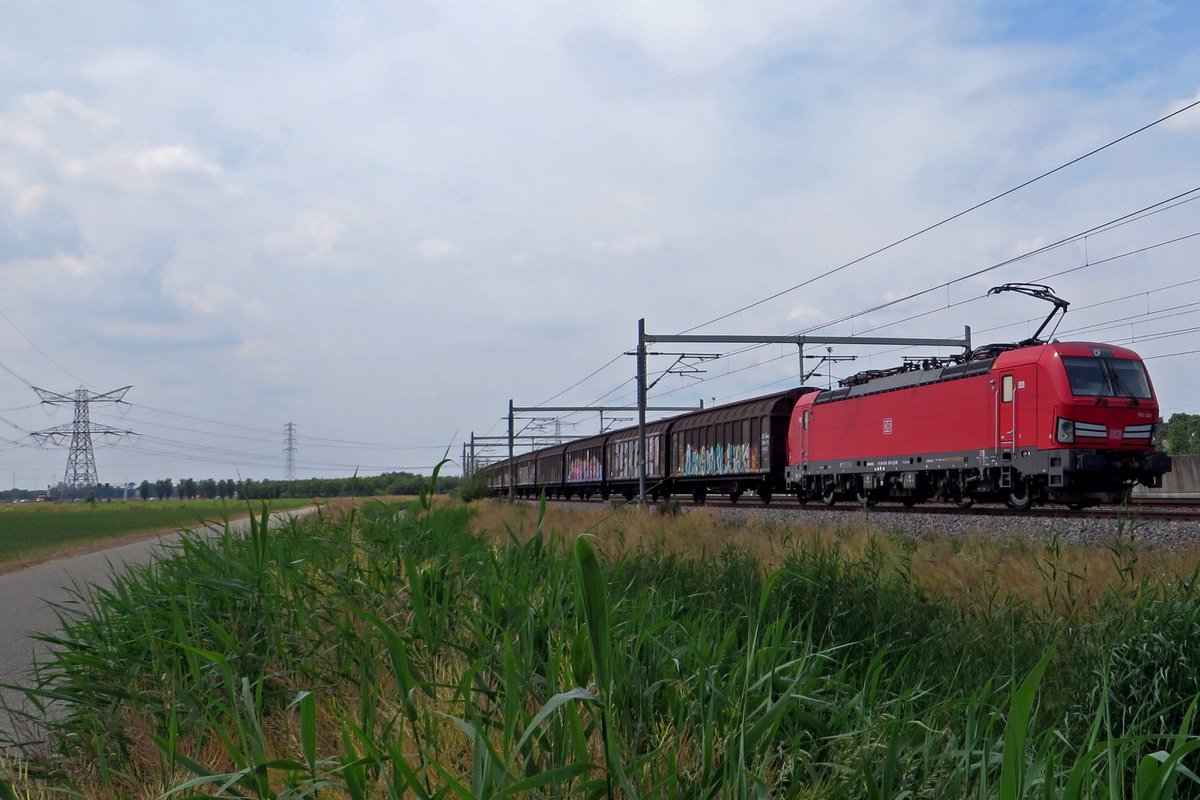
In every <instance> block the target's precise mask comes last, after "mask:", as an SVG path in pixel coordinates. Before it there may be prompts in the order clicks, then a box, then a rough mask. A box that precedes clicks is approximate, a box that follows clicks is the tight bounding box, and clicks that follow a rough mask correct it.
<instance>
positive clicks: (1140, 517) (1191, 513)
mask: <svg viewBox="0 0 1200 800" xmlns="http://www.w3.org/2000/svg"><path fill="white" fill-rule="evenodd" d="M677 501H678V502H679V504H680V505H681V506H684V507H688V508H700V507H710V508H720V509H738V510H744V511H755V510H767V509H769V510H771V511H775V512H787V511H791V512H794V513H795V514H796V515H797V516H801V517H802V516H803V515H804V514H805V513H806V512H813V511H820V512H831V513H836V514H871V515H892V514H919V515H925V516H937V515H958V516H964V515H965V516H977V517H1007V518H1011V519H1013V520H1020V519H1067V520H1115V521H1143V522H1150V521H1153V522H1197V523H1200V501H1192V502H1185V501H1180V500H1171V501H1147V500H1143V501H1134V502H1132V503H1130V504H1129V505H1122V506H1097V507H1093V508H1088V509H1083V510H1080V511H1072V510H1071V509H1068V508H1063V507H1056V506H1035V507H1034V508H1031V509H1028V510H1025V511H1018V510H1015V509H1011V508H1009V507H1007V506H1005V505H1003V504H1000V503H976V504H974V505H972V506H968V507H962V506H958V505H954V504H948V503H932V502H931V503H922V504H920V505H916V506H912V507H906V506H904V505H901V504H896V503H879V504H875V505H871V506H867V507H865V508H864V507H863V506H861V505H859V504H858V503H854V502H849V501H847V502H841V503H835V504H834V505H832V506H827V505H825V504H823V503H809V504H807V505H800V504H799V503H797V502H796V500H795V498H791V499H790V500H789V499H781V498H779V497H776V498H775V499H774V500H772V501H771V503H770V504H769V505H763V504H762V503H760V502H757V501H754V500H742V501H741V502H738V503H731V502H730V501H729V499H728V498H727V497H720V496H709V498H708V499H707V500H706V501H705V502H704V503H702V504H696V503H694V502H693V501H692V500H691V498H688V497H685V496H680V497H678V498H677ZM551 502H554V503H565V504H570V505H578V506H588V505H592V506H595V505H611V506H623V505H628V504H629V502H636V501H629V502H627V501H626V500H624V499H620V500H616V499H610V500H607V501H603V500H599V499H592V500H579V499H573V500H554V501H551Z"/></svg>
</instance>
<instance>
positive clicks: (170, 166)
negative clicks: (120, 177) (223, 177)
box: [131, 144, 221, 177]
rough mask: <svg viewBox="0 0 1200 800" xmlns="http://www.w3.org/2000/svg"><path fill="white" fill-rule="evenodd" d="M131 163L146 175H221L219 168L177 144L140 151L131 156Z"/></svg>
mask: <svg viewBox="0 0 1200 800" xmlns="http://www.w3.org/2000/svg"><path fill="white" fill-rule="evenodd" d="M131 161H132V162H133V165H134V167H135V168H136V169H137V170H138V171H139V172H141V173H143V174H146V175H159V174H164V173H169V172H203V173H204V174H206V175H211V176H214V177H215V176H217V175H220V174H221V168H220V167H218V166H217V165H216V164H213V163H211V162H209V161H205V160H204V158H202V157H201V156H200V154H198V153H196V152H195V151H194V150H190V149H188V148H186V147H184V146H183V145H178V144H172V145H163V146H162V147H152V148H149V149H146V150H141V151H139V152H137V153H134V154H133V155H132V156H131Z"/></svg>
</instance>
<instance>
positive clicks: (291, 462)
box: [283, 422, 296, 481]
mask: <svg viewBox="0 0 1200 800" xmlns="http://www.w3.org/2000/svg"><path fill="white" fill-rule="evenodd" d="M283 432H284V436H285V438H284V441H283V454H284V455H285V456H287V467H286V470H285V472H284V476H285V478H286V479H287V480H289V481H294V480H296V423H294V422H289V423H288V424H286V425H284V426H283Z"/></svg>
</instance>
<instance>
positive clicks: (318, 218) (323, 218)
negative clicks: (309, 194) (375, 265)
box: [263, 211, 345, 258]
mask: <svg viewBox="0 0 1200 800" xmlns="http://www.w3.org/2000/svg"><path fill="white" fill-rule="evenodd" d="M344 231H345V226H344V225H343V224H342V223H341V222H340V221H338V219H337V218H336V217H334V216H333V215H332V214H329V213H327V212H325V211H306V212H304V213H302V214H299V215H297V217H296V222H295V224H294V225H293V226H292V227H291V229H290V230H286V231H276V232H274V233H269V234H267V235H266V237H264V239H263V244H264V245H265V246H266V248H267V249H268V250H271V251H273V252H277V253H284V254H290V255H299V256H304V257H307V258H321V257H323V256H327V255H329V253H330V252H331V251H332V250H333V248H334V247H335V246H336V245H337V244H338V242H339V241H340V240H341V238H342V234H343V233H344Z"/></svg>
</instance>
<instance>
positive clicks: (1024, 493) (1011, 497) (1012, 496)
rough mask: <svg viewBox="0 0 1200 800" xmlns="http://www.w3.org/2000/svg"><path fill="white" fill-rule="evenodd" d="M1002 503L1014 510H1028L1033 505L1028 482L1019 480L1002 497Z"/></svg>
mask: <svg viewBox="0 0 1200 800" xmlns="http://www.w3.org/2000/svg"><path fill="white" fill-rule="evenodd" d="M1004 505H1006V506H1008V507H1009V508H1011V509H1013V510H1014V511H1028V510H1029V509H1030V508H1032V507H1033V492H1031V491H1029V482H1028V481H1026V480H1023V479H1022V480H1019V481H1017V482H1016V483H1014V484H1013V487H1012V489H1011V490H1010V491H1009V493H1008V495H1007V496H1006V497H1005V498H1004Z"/></svg>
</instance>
